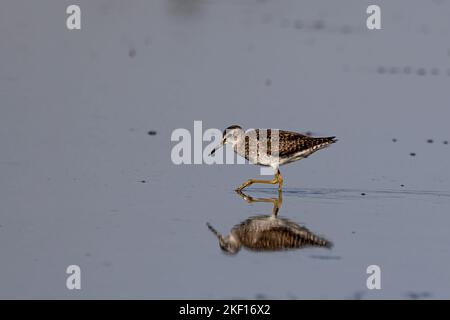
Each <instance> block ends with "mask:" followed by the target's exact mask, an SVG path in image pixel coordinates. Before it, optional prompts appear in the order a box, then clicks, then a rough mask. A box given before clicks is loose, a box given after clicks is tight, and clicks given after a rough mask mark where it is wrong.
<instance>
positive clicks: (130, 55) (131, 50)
mask: <svg viewBox="0 0 450 320" xmlns="http://www.w3.org/2000/svg"><path fill="white" fill-rule="evenodd" d="M128 56H129V57H130V58H134V57H136V49H134V48H132V49H130V50H129V51H128Z"/></svg>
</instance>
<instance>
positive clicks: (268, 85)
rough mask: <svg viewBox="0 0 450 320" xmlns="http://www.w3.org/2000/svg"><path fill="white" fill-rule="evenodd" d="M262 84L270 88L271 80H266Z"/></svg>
mask: <svg viewBox="0 0 450 320" xmlns="http://www.w3.org/2000/svg"><path fill="white" fill-rule="evenodd" d="M264 84H265V85H266V86H267V87H270V86H271V85H272V80H270V79H266V81H265V82H264Z"/></svg>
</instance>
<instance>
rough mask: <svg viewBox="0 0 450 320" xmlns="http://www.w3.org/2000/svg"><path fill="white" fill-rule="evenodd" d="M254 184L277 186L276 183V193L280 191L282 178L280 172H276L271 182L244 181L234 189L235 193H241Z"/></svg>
mask: <svg viewBox="0 0 450 320" xmlns="http://www.w3.org/2000/svg"><path fill="white" fill-rule="evenodd" d="M254 183H266V184H277V183H278V191H281V186H282V184H283V178H282V177H281V173H280V170H277V172H276V173H275V177H274V178H273V180H258V179H249V180H247V181H245V182H244V183H243V184H241V185H240V186H239V187H238V188H237V189H236V191H241V190H242V189H244V188H247V187H248V186H250V185H252V184H254Z"/></svg>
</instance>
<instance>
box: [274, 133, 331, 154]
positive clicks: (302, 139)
mask: <svg viewBox="0 0 450 320" xmlns="http://www.w3.org/2000/svg"><path fill="white" fill-rule="evenodd" d="M279 136H280V142H279V149H280V151H279V156H280V157H281V158H283V157H286V156H289V155H292V154H295V153H298V152H302V151H308V150H310V151H316V150H318V149H315V148H314V147H317V148H319V147H324V146H326V145H329V144H331V143H334V142H335V141H336V140H335V137H321V138H314V137H309V136H305V135H303V134H300V133H296V132H290V131H280V132H279Z"/></svg>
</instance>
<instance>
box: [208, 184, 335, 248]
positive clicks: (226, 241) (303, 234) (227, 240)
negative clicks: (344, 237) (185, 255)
mask: <svg viewBox="0 0 450 320" xmlns="http://www.w3.org/2000/svg"><path fill="white" fill-rule="evenodd" d="M237 193H238V194H239V195H240V196H241V197H242V198H243V199H244V200H245V201H247V202H248V203H253V202H271V203H273V209H272V214H271V215H260V216H254V217H250V218H248V219H247V220H245V221H243V222H241V223H240V224H237V225H235V226H234V227H233V228H232V229H231V231H230V234H229V235H228V236H225V237H224V236H223V235H221V234H220V233H219V232H218V231H217V230H216V229H214V228H213V226H211V225H210V224H209V223H207V226H208V228H209V230H211V232H212V233H213V234H214V235H216V237H217V239H218V240H219V246H220V248H221V249H222V250H223V251H224V252H225V253H228V254H232V255H234V254H237V253H238V252H239V250H240V249H241V247H245V248H246V249H248V250H251V251H281V250H288V249H300V248H304V247H325V248H331V247H332V243H331V242H330V241H328V240H327V239H325V238H322V237H320V236H317V235H315V234H314V233H312V232H311V231H309V230H308V229H307V228H305V227H302V226H300V225H298V224H297V223H295V222H293V221H290V220H288V219H286V218H281V217H278V211H279V210H280V208H281V204H282V193H281V191H280V192H278V198H253V197H250V196H248V195H246V194H244V193H243V192H241V191H237Z"/></svg>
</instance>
